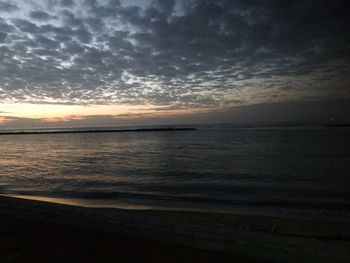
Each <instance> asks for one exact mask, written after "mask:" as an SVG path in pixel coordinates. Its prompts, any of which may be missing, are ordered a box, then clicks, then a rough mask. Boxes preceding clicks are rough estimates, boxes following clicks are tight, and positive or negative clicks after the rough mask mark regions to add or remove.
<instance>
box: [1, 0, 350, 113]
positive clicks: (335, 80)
mask: <svg viewBox="0 0 350 263" xmlns="http://www.w3.org/2000/svg"><path fill="white" fill-rule="evenodd" d="M13 3H15V1H14V2H13ZM55 3H58V4H56V5H52V8H49V7H46V6H42V7H41V8H40V10H39V9H38V8H39V7H38V5H35V6H34V5H31V4H28V6H26V7H25V8H24V7H23V8H22V7H21V8H20V9H17V8H16V5H15V4H6V3H5V2H0V8H1V7H3V8H5V9H6V8H7V9H8V12H9V11H10V10H11V13H10V15H7V16H3V17H1V19H0V43H5V46H1V47H0V48H1V49H2V51H3V52H2V53H1V56H2V57H3V58H4V59H6V60H4V63H2V64H1V67H0V82H1V86H0V87H2V90H4V91H5V92H3V93H0V100H2V101H5V100H6V101H9V100H10V101H11V100H12V101H31V102H47V101H56V102H57V103H62V102H64V103H66V102H68V103H81V104H84V103H95V104H115V103H127V104H154V105H169V106H170V107H174V108H179V109H181V108H186V107H187V108H200V107H202V108H203V107H208V108H227V107H230V106H232V105H237V104H250V103H258V102H267V101H290V100H296V101H297V100H301V99H303V100H307V99H317V98H319V99H322V98H332V97H343V96H349V95H350V94H349V93H350V92H349V85H350V77H349V71H350V61H349V57H350V56H349V55H350V34H349V33H348V32H349V31H350V22H349V21H350V20H349V16H348V14H347V10H349V7H350V6H349V5H350V4H349V1H345V0H338V1H326V0H321V1H313V0H310V1H301V0H296V1H287V2H286V1H273V0H267V1H246V0H230V1H229V0H216V1H214V0H213V1H204V0H203V1H175V0H169V1H160V0H157V1H150V3H149V4H148V5H146V4H145V5H142V6H141V5H140V6H132V5H125V4H123V3H125V2H123V1H122V2H120V1H117V0H114V1H112V0H110V1H96V0H82V1H74V2H73V1H69V0H61V1H56V2H55ZM73 5H74V8H73ZM9 6H12V9H11V7H9ZM18 6H19V5H18ZM2 10H4V9H2ZM24 13H27V15H23V14H24ZM51 18H55V19H51ZM13 91H16V92H13Z"/></svg>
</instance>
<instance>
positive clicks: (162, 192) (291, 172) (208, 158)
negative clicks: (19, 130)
mask: <svg viewBox="0 0 350 263" xmlns="http://www.w3.org/2000/svg"><path fill="white" fill-rule="evenodd" d="M348 131H349V130H348V129H230V128H229V127H224V128H220V127H219V126H218V127H210V128H209V127H198V130H197V131H187V132H169V133H167V132H164V133H162V132H156V133H152V132H149V133H117V134H113V133H110V134H108V133H97V134H46V135H23V136H0V178H1V181H0V192H1V193H5V194H27V195H43V196H52V197H75V198H94V199H103V200H106V199H113V200H119V201H121V202H123V201H125V202H127V203H139V202H140V203H142V202H143V201H144V200H148V203H153V204H156V203H157V202H159V201H162V202H165V201H167V200H169V201H173V202H175V201H179V202H184V203H186V202H188V203H202V204H206V203H207V204H214V205H215V204H217V205H220V204H225V205H257V206H260V207H263V206H266V207H271V206H276V207H278V206H280V207H281V206H283V207H299V208H305V209H308V208H311V207H312V208H317V209H324V210H332V209H338V210H339V209H343V210H344V209H345V210H348V209H349V204H350V193H349V182H350V178H349V176H348V175H349V174H350V173H349V172H350V147H349V145H347V144H346V143H345V142H349V141H350V140H349V139H350V138H349V137H350V135H349V134H350V133H349V132H348Z"/></svg>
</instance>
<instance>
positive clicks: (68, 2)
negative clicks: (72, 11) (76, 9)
mask: <svg viewBox="0 0 350 263" xmlns="http://www.w3.org/2000/svg"><path fill="white" fill-rule="evenodd" d="M61 5H62V6H64V7H72V6H73V5H74V2H73V0H61Z"/></svg>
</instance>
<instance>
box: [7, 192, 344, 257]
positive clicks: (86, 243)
mask: <svg viewBox="0 0 350 263" xmlns="http://www.w3.org/2000/svg"><path fill="white" fill-rule="evenodd" d="M349 237H350V225H349V223H347V222H344V221H343V222H340V221H337V222H334V221H333V222H332V221H327V222H326V221H322V220H317V221H315V220H306V219H303V220H300V219H286V218H273V217H262V216H247V215H228V214H211V213H199V212H169V211H138V210H118V209H96V208H83V207H75V206H68V205H60V204H52V203H46V202H38V201H31V200H23V199H17V198H10V197H0V262H269V261H275V262H350V251H349V248H350V238H349Z"/></svg>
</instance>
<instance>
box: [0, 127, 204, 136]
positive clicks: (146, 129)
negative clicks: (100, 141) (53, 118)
mask: <svg viewBox="0 0 350 263" xmlns="http://www.w3.org/2000/svg"><path fill="white" fill-rule="evenodd" d="M195 130H197V129H196V128H139V129H119V130H118V129H106V130H97V129H90V130H51V131H16V132H0V135H27V134H61V133H112V132H172V131H195Z"/></svg>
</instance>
